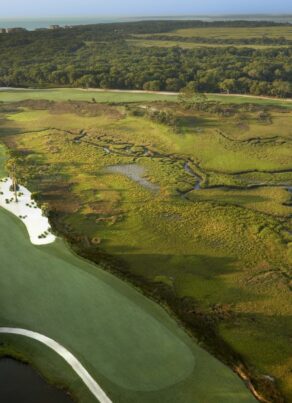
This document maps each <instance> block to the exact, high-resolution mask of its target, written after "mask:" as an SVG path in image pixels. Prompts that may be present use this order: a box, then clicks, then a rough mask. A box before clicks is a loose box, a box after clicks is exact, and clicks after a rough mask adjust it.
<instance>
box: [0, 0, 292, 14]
mask: <svg viewBox="0 0 292 403" xmlns="http://www.w3.org/2000/svg"><path fill="white" fill-rule="evenodd" d="M0 9H1V14H0V17H1V18H5V17H51V16H76V17H80V16H93V15H94V16H158V15H166V16H170V15H187V14H191V15H195V14H209V15H210V14H254V13H262V14H263V13H264V14H267V13H277V14H281V13H292V1H291V0H0Z"/></svg>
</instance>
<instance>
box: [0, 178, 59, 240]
mask: <svg viewBox="0 0 292 403" xmlns="http://www.w3.org/2000/svg"><path fill="white" fill-rule="evenodd" d="M11 186H12V180H11V179H10V178H4V179H2V180H1V181H0V206H1V207H3V208H5V210H8V211H10V213H12V214H14V215H16V217H18V218H19V219H20V220H21V221H22V222H23V223H24V224H25V226H26V228H27V231H28V234H29V237H30V240H31V243H33V244H34V245H45V244H49V243H52V242H54V241H55V239H56V237H55V235H53V234H52V233H51V227H50V224H49V220H48V218H47V217H45V216H44V215H43V212H42V210H41V209H40V208H39V207H38V206H37V204H36V202H35V201H34V200H33V199H32V198H31V193H30V191H29V190H28V189H26V188H25V187H24V186H20V185H19V189H18V191H17V195H18V202H16V201H15V198H14V192H12V191H11V190H10V188H11Z"/></svg>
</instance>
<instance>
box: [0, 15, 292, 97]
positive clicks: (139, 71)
mask: <svg viewBox="0 0 292 403" xmlns="http://www.w3.org/2000/svg"><path fill="white" fill-rule="evenodd" d="M277 26H279V27H285V26H287V27H291V25H289V24H277V23H272V22H270V21H269V22H264V21H263V22H257V21H249V22H247V21H226V22H224V21H221V22H218V21H217V22H212V23H208V22H203V21H140V22H132V23H116V24H97V25H85V26H76V27H71V28H68V29H58V30H36V31H26V32H25V31H24V32H15V33H10V34H0V54H1V58H0V86H10V87H44V88H47V87H56V86H58V87H60V86H61V87H84V88H88V87H96V88H118V89H129V90H131V89H145V90H153V91H159V90H162V91H174V92H177V91H179V90H180V89H182V88H184V87H185V86H186V85H188V84H189V83H191V85H192V86H193V87H194V88H195V89H196V90H197V91H200V92H227V93H229V92H230V93H249V94H254V95H271V96H278V97H289V96H291V95H292V40H291V39H289V38H285V37H283V36H279V37H271V38H269V37H268V36H263V37H257V38H249V39H246V38H237V39H236V40H235V42H234V40H233V41H231V40H230V38H226V39H224V38H222V37H220V38H217V39H214V38H213V39H212V40H211V39H210V38H208V37H206V36H204V32H206V29H208V27H211V28H213V29H214V28H216V27H218V28H222V27H223V28H224V27H228V28H234V29H236V28H246V29H247V30H248V29H249V28H255V27H277ZM194 27H195V28H202V35H201V36H200V37H199V38H188V39H186V38H181V37H180V41H182V42H186V41H188V42H196V40H197V41H198V40H199V41H200V42H205V43H207V44H208V45H209V46H206V47H204V46H200V47H197V48H193V49H185V48H183V47H180V46H172V47H163V46H155V42H153V46H150V47H143V46H141V47H139V46H134V45H133V44H132V43H131V40H130V39H131V38H133V37H134V36H135V37H136V38H137V36H139V35H140V37H141V35H142V34H144V35H147V36H148V37H149V36H150V38H151V37H152V38H153V39H157V36H158V34H159V35H162V36H160V39H163V38H164V39H165V38H166V36H164V35H167V33H169V32H175V30H177V29H188V28H194ZM167 38H168V40H174V39H177V37H176V36H174V37H171V36H167ZM140 40H141V41H142V38H141V39H140ZM210 42H212V43H211V45H210ZM216 43H218V44H220V47H219V46H216ZM212 44H213V45H212ZM236 44H241V45H242V44H243V45H244V46H240V47H238V46H236ZM251 44H260V45H263V46H262V47H259V48H253V47H250V45H251ZM269 44H272V45H273V46H272V47H269V46H268V45H269ZM222 45H224V46H222ZM278 45H279V46H278ZM280 45H285V47H283V46H280Z"/></svg>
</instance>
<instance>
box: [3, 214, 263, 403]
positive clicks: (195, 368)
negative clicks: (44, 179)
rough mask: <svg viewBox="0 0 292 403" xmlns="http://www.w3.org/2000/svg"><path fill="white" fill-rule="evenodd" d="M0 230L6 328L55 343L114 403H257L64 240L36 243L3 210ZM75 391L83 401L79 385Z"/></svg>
mask: <svg viewBox="0 0 292 403" xmlns="http://www.w3.org/2000/svg"><path fill="white" fill-rule="evenodd" d="M0 226H1V233H0V255H1V264H0V270H1V276H0V287H1V294H0V306H1V310H0V326H1V327H18V328H25V329H29V330H31V331H35V332H38V333H41V334H43V335H45V336H47V337H49V338H52V339H53V340H56V341H57V342H58V343H60V344H61V345H63V346H64V347H65V348H66V349H68V350H69V351H71V352H72V354H74V356H75V357H76V358H77V359H78V360H79V361H80V362H81V363H82V365H84V367H85V368H87V369H88V370H89V372H90V374H92V376H93V377H94V379H95V380H96V382H97V383H98V384H99V385H100V386H101V387H102V389H103V390H104V391H105V392H106V394H107V395H108V396H109V397H110V398H111V400H112V401H114V402H115V401H117V402H121V403H123V402H125V403H126V402H129V401H139V402H143V403H144V402H145V403H146V402H149V401H151V402H160V401H167V402H183V403H188V402H190V403H194V402H195V403H201V402H208V403H209V402H210V403H211V402H214V403H215V402H216V403H220V402H222V403H228V402H230V403H233V402H235V401H236V402H253V401H255V399H254V397H253V396H252V395H251V393H250V392H249V390H248V389H247V388H246V386H245V385H244V383H243V382H242V381H241V380H240V379H239V378H238V377H237V376H236V375H235V374H234V373H233V372H232V371H231V370H230V369H229V368H227V367H226V366H224V365H223V364H222V363H220V362H219V361H217V360H216V359H215V358H213V357H212V356H211V355H210V354H209V353H207V352H206V351H204V350H203V349H201V348H200V347H199V346H197V345H196V344H195V343H194V342H193V341H192V340H191V339H190V338H189V337H188V336H187V335H186V334H185V333H184V332H183V330H182V329H180V328H179V326H178V325H177V324H176V323H175V322H174V321H173V320H172V319H171V318H170V317H169V316H168V315H167V314H166V313H165V312H164V310H163V309H162V308H161V307H159V306H158V305H156V304H155V303H153V302H151V301H149V300H148V299H146V298H145V297H143V296H142V295H141V294H139V293H138V292H137V291H136V290H134V289H133V288H132V287H131V286H129V285H127V284H125V283H123V282H122V281H120V280H118V279H117V278H115V277H114V276H112V275H110V274H108V273H105V272H103V271H102V270H101V269H99V268H98V267H96V266H94V265H92V264H89V263H88V262H86V261H84V260H82V259H80V258H78V257H77V256H75V255H73V254H72V252H71V251H70V250H69V249H68V248H67V247H66V245H65V244H64V243H63V242H62V241H61V240H59V239H57V240H56V241H55V242H54V243H52V244H49V245H42V246H35V245H32V244H31V243H30V241H29V239H28V236H27V232H26V229H25V227H24V225H23V224H22V223H21V222H20V221H19V220H18V219H17V218H16V217H15V216H13V215H11V214H10V213H9V212H7V211H5V210H4V209H0ZM1 337H2V336H1ZM0 340H1V338H0ZM56 362H57V364H56V367H55V368H54V371H56V373H57V374H58V365H59V364H58V362H59V361H56ZM44 365H45V362H44ZM68 371H69V367H68ZM58 376H60V378H59V382H60V383H61V382H62V376H63V375H62V372H60V373H59V374H58ZM70 391H71V392H72V394H73V395H74V394H75V393H76V394H77V396H78V391H77V389H76V387H75V388H74V384H72V385H70ZM78 398H79V400H80V401H82V402H84V403H86V402H93V401H96V400H95V398H93V397H89V396H88V395H86V396H84V398H83V395H79V396H78ZM92 399H93V400H92Z"/></svg>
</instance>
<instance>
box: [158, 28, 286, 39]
mask: <svg viewBox="0 0 292 403" xmlns="http://www.w3.org/2000/svg"><path fill="white" fill-rule="evenodd" d="M163 35H164V34H163ZM166 35H168V36H182V37H184V38H194V37H200V36H205V37H208V38H222V39H241V38H245V39H249V38H262V37H265V36H266V37H270V38H279V37H284V38H285V39H291V40H292V27H289V26H284V27H280V26H276V27H249V28H248V29H246V27H244V28H240V27H223V28H221V27H207V28H189V29H178V30H176V31H172V32H169V33H167V34H166Z"/></svg>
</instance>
